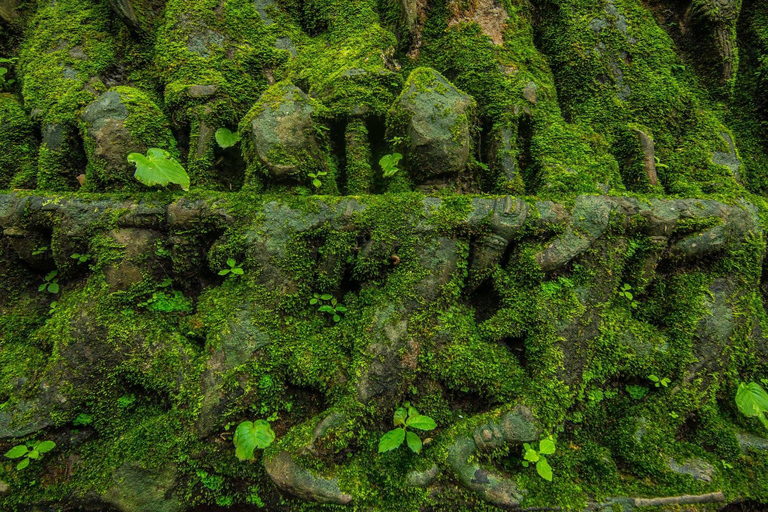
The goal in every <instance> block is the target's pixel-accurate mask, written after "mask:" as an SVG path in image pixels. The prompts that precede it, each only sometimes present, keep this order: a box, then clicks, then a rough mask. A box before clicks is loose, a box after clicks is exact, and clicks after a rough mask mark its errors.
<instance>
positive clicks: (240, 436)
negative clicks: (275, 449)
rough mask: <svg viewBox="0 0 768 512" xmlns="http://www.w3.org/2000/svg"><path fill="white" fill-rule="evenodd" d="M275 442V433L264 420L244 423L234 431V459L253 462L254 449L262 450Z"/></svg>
mask: <svg viewBox="0 0 768 512" xmlns="http://www.w3.org/2000/svg"><path fill="white" fill-rule="evenodd" d="M274 440H275V432H274V431H273V430H272V427H270V426H269V422H268V421H265V420H256V421H254V422H250V421H244V422H242V423H240V424H239V425H238V426H237V429H235V435H234V437H233V441H234V443H235V457H237V458H238V460H240V461H243V460H253V459H254V457H253V451H254V450H255V449H257V448H258V449H259V450H263V449H264V448H266V447H267V446H269V445H270V444H272V441H274Z"/></svg>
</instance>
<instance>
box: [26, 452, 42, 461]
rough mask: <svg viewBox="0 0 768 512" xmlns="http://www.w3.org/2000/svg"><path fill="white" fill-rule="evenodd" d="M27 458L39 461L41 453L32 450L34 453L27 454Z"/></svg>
mask: <svg viewBox="0 0 768 512" xmlns="http://www.w3.org/2000/svg"><path fill="white" fill-rule="evenodd" d="M27 457H29V458H30V459H35V460H37V459H39V458H40V452H38V451H37V450H32V451H30V452H29V453H28V454H27Z"/></svg>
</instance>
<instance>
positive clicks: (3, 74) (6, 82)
mask: <svg viewBox="0 0 768 512" xmlns="http://www.w3.org/2000/svg"><path fill="white" fill-rule="evenodd" d="M17 60H18V59H17V58H16V57H10V58H8V57H0V90H3V89H5V88H6V87H10V86H11V85H13V84H14V82H16V80H14V79H12V78H9V75H8V73H10V71H11V70H10V66H11V65H12V64H13V63H14V62H16V61H17Z"/></svg>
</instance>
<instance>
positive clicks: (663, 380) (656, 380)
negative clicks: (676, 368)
mask: <svg viewBox="0 0 768 512" xmlns="http://www.w3.org/2000/svg"><path fill="white" fill-rule="evenodd" d="M648 378H649V379H650V380H651V382H653V383H654V385H655V386H656V387H657V388H658V387H661V386H663V387H667V386H669V382H670V380H669V379H668V378H667V377H664V378H661V379H660V378H658V377H657V376H656V375H649V376H648Z"/></svg>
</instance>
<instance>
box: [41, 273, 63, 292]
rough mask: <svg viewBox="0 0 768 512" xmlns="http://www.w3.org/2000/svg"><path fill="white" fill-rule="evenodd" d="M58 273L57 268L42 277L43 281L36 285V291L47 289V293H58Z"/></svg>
mask: <svg viewBox="0 0 768 512" xmlns="http://www.w3.org/2000/svg"><path fill="white" fill-rule="evenodd" d="M58 275H59V271H58V270H51V271H50V272H48V273H47V274H46V275H45V277H44V278H43V279H45V282H44V283H43V284H41V285H40V286H38V287H37V291H39V292H44V291H46V290H48V293H59V278H58V277H56V276H58Z"/></svg>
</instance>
